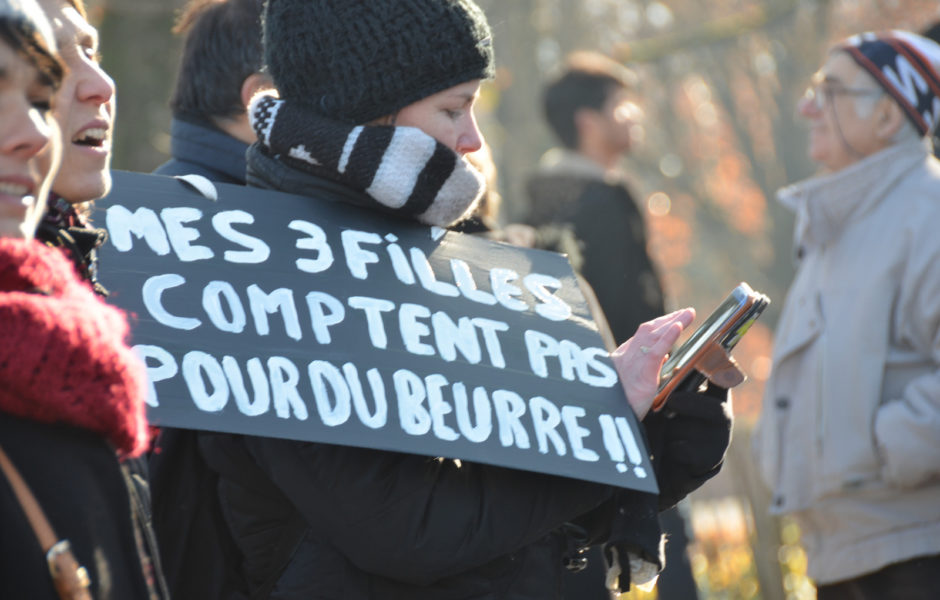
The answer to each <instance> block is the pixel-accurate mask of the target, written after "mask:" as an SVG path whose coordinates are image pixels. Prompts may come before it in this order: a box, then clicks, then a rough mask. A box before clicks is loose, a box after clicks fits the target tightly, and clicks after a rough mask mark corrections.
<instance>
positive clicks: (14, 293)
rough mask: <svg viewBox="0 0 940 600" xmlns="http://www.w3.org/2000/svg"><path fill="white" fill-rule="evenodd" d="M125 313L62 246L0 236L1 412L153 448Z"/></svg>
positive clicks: (132, 447) (130, 449) (136, 448)
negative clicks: (80, 273) (84, 276)
mask: <svg viewBox="0 0 940 600" xmlns="http://www.w3.org/2000/svg"><path fill="white" fill-rule="evenodd" d="M127 334H128V326H127V321H126V320H125V318H124V314H123V313H122V312H121V311H119V310H118V309H116V308H113V307H111V306H108V305H106V304H104V303H103V302H102V301H101V300H100V299H99V298H98V297H96V296H95V294H94V293H93V292H92V291H91V289H90V288H89V287H88V286H87V285H85V284H84V283H82V282H81V281H80V280H79V278H78V277H77V275H76V273H75V271H74V269H73V267H72V265H71V264H70V263H69V262H68V260H67V259H66V258H65V257H64V256H63V255H62V253H61V252H60V251H58V250H56V249H52V248H48V247H46V246H44V245H42V244H40V243H39V242H35V241H26V240H15V239H8V238H5V239H0V410H2V411H3V412H6V413H8V414H11V415H14V416H18V417H23V418H28V419H33V420H36V421H39V422H42V423H63V424H68V425H73V426H77V427H81V428H84V429H88V430H90V431H94V432H96V433H100V434H102V435H103V436H105V437H107V438H108V439H109V440H110V441H111V442H112V443H113V444H114V445H115V446H116V447H117V448H118V450H119V451H120V452H121V453H122V454H124V455H126V456H134V455H138V454H140V453H141V452H142V451H143V450H144V449H145V448H146V445H147V442H148V431H147V426H146V424H147V421H146V416H145V412H144V401H143V399H144V393H145V392H144V390H145V386H144V384H145V379H144V377H145V375H144V372H143V367H142V365H141V363H140V360H139V359H138V358H137V357H136V356H135V355H134V354H133V352H132V351H131V350H130V348H128V346H127V345H126V344H125V342H124V340H125V338H126V337H127Z"/></svg>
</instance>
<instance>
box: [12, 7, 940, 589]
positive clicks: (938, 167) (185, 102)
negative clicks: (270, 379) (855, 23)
mask: <svg viewBox="0 0 940 600" xmlns="http://www.w3.org/2000/svg"><path fill="white" fill-rule="evenodd" d="M178 32H179V33H181V34H183V35H184V36H185V42H184V51H183V57H182V63H181V67H180V70H179V75H178V79H177V83H176V87H175V89H174V91H173V95H172V100H171V107H172V110H173V123H172V129H171V133H172V158H171V160H170V161H169V162H167V163H166V164H164V165H162V166H160V167H159V168H158V169H157V171H156V173H157V174H158V175H164V176H174V175H187V174H198V175H201V176H203V177H206V178H208V179H209V180H211V181H216V182H223V183H234V184H238V185H247V186H253V187H256V188H262V189H268V190H278V191H285V192H290V193H292V194H295V195H299V196H303V197H305V198H308V199H309V209H310V211H311V215H312V214H314V213H315V211H316V210H317V205H318V204H319V203H323V202H331V203H340V204H348V205H353V206H357V207H360V208H365V209H367V210H370V211H374V212H376V213H377V214H379V215H382V217H383V218H386V219H388V220H389V221H390V222H418V223H422V224H425V225H433V226H438V227H445V228H452V229H455V230H460V229H461V228H463V230H464V231H473V230H477V229H482V230H486V231H487V233H488V234H489V235H497V232H495V231H493V229H494V226H493V224H492V220H491V219H489V218H487V216H486V215H488V214H489V213H487V212H486V210H490V211H491V210H493V209H494V207H495V206H496V204H497V197H495V196H493V195H492V194H493V193H494V192H495V190H493V189H489V190H487V179H488V178H487V177H484V175H483V174H482V173H481V172H480V169H479V168H478V167H479V166H480V165H482V166H484V167H487V166H491V165H488V164H487V161H486V160H481V157H485V156H486V154H484V153H483V152H484V151H485V141H484V139H483V135H482V134H481V132H480V130H479V128H478V126H477V122H476V115H475V112H474V109H475V104H476V102H477V100H478V98H479V95H480V87H481V84H483V82H485V81H486V80H488V79H491V78H492V77H493V76H494V74H495V64H494V54H493V43H494V40H493V36H492V32H491V30H490V27H489V24H488V23H487V20H486V17H485V15H484V13H483V12H482V10H481V9H480V8H479V7H478V6H477V5H476V4H475V3H474V2H473V0H368V1H361V2H360V1H350V0H266V1H265V2H262V1H261V0H219V1H215V2H194V3H192V4H191V5H190V6H189V7H188V8H187V9H186V10H185V11H184V13H183V14H182V16H181V18H180V21H179V27H178ZM0 38H2V39H0V466H2V467H3V469H2V471H0V595H2V597H4V598H13V599H19V598H29V599H33V598H35V599H46V598H49V599H51V598H98V599H114V600H117V599H121V600H123V599H136V598H147V599H166V598H171V597H172V598H184V599H188V598H199V599H202V598H242V599H248V598H252V599H254V598H272V599H278V600H288V599H295V598H296V599H300V598H322V599H330V600H333V599H363V600H365V599H376V600H378V599H382V600H391V599H394V598H408V599H421V598H427V599H435V600H441V599H444V600H446V599H448V598H452V599H470V598H474V599H481V600H483V599H492V600H496V599H507V600H508V599H520V600H521V599H523V598H532V599H535V598H539V599H545V598H602V597H607V596H608V595H609V594H611V593H614V594H615V593H618V592H621V591H627V590H629V589H630V587H631V586H632V585H638V586H647V585H652V584H653V583H654V582H655V581H656V578H657V576H658V574H659V573H660V572H663V569H664V567H665V566H666V560H665V550H664V548H665V547H664V544H665V542H666V540H665V536H664V533H663V530H664V529H666V530H667V531H670V528H669V527H664V524H663V520H662V516H663V515H668V514H669V512H667V511H669V510H670V509H673V508H674V507H675V506H676V505H677V503H679V502H680V501H681V500H682V499H683V498H685V497H686V496H687V495H688V494H690V493H691V492H692V491H694V490H695V489H697V488H698V487H699V486H701V485H702V484H704V483H705V482H706V481H707V480H709V479H710V478H711V477H713V476H714V475H715V474H717V472H718V471H719V469H720V468H721V465H722V463H723V460H724V456H725V452H726V450H727V448H728V445H729V443H730V438H731V428H732V410H731V406H730V393H729V391H728V390H726V389H723V388H721V387H718V386H716V385H715V384H713V383H710V382H707V383H706V384H705V385H703V386H702V387H700V388H699V389H698V390H696V391H682V392H675V393H674V394H673V395H672V397H671V398H670V399H669V403H668V405H667V408H666V409H665V410H662V411H658V412H657V411H651V410H650V407H651V405H652V402H653V397H654V395H655V392H656V390H657V387H658V382H659V376H660V368H661V366H662V364H663V362H664V360H665V358H666V356H667V354H668V352H669V351H670V350H671V349H672V348H673V346H674V344H675V343H676V341H677V340H678V339H679V337H680V335H681V334H682V331H683V329H685V328H686V327H688V326H689V325H690V324H691V323H692V322H693V319H694V316H695V314H694V311H693V310H692V309H682V310H677V311H674V312H671V313H667V314H664V313H666V309H665V303H664V300H663V297H664V294H663V291H662V287H661V284H660V281H659V279H658V276H657V273H656V269H655V267H654V266H653V265H654V264H655V260H654V258H655V257H650V256H649V255H648V254H647V249H646V241H645V231H644V228H643V218H642V215H641V214H640V212H639V211H638V210H637V207H636V205H635V203H634V201H633V199H632V198H631V196H630V193H629V190H628V188H627V186H626V185H625V183H624V180H623V177H622V175H621V174H620V173H619V172H618V170H617V165H618V162H619V159H620V158H621V157H622V156H623V155H624V154H625V153H626V152H627V151H628V149H629V147H630V142H631V135H630V129H631V118H632V113H631V105H630V93H631V92H630V88H629V85H628V84H627V82H626V80H625V79H624V77H623V76H622V73H621V72H620V70H619V67H618V66H617V65H616V64H614V63H612V62H611V61H609V60H608V59H604V58H603V57H600V56H595V55H586V54H583V55H578V56H575V57H572V60H571V61H570V62H569V64H568V65H567V66H566V70H565V72H564V73H563V74H562V75H561V76H560V77H559V78H558V79H556V80H555V81H554V82H552V84H550V85H549V86H548V87H547V88H546V92H545V112H546V118H547V120H548V122H549V123H550V125H551V127H552V128H553V130H554V131H555V133H556V134H557V136H558V138H559V142H560V144H561V146H562V148H561V149H558V150H557V151H555V152H554V153H553V155H552V156H551V157H548V158H547V159H546V161H545V164H544V165H543V167H542V168H541V169H540V170H539V172H538V173H537V174H536V175H534V176H533V179H532V182H531V184H530V186H529V188H530V192H531V194H532V199H531V200H532V204H533V206H534V207H535V210H534V211H533V214H532V216H531V218H530V220H529V223H528V224H527V225H528V226H529V227H530V229H529V230H528V231H529V233H528V234H525V235H519V234H518V232H517V234H516V235H508V234H502V235H503V237H502V239H511V240H513V241H520V242H521V243H522V242H524V243H527V244H531V245H536V246H541V247H544V248H550V249H555V250H561V251H564V252H567V253H568V254H569V255H570V256H571V257H572V262H573V264H574V266H575V267H576V268H577V269H578V271H579V274H580V276H581V281H582V282H583V283H584V285H585V291H586V292H587V293H588V295H590V296H593V297H594V298H596V309H597V311H598V313H597V314H598V321H599V322H600V323H601V324H602V327H605V328H607V333H608V339H609V340H610V341H611V344H610V345H611V347H610V350H611V352H610V357H611V361H612V364H613V366H614V367H615V369H616V372H617V375H618V376H619V382H620V387H621V388H622V392H623V402H624V406H625V407H629V409H630V410H632V411H633V412H634V413H635V415H636V417H637V419H638V420H639V421H640V422H641V423H642V427H643V429H644V433H645V436H646V443H647V447H648V450H649V452H650V458H651V461H652V465H653V467H654V470H655V475H656V480H657V483H658V488H659V493H658V494H649V493H644V492H639V491H636V490H630V489H622V488H618V487H613V486H609V485H603V484H599V483H592V482H588V481H582V480H576V479H570V478H565V477H560V476H552V475H547V474H543V473H536V472H529V471H521V470H513V469H508V468H505V467H498V466H493V465H487V464H477V463H474V462H470V461H459V460H451V459H443V458H434V459H433V460H432V459H431V457H427V456H418V455H412V454H404V453H399V452H391V451H382V450H374V449H365V448H361V447H354V446H351V445H350V446H346V445H339V444H326V443H314V442H308V441H295V440H288V439H280V438H271V437H261V436H250V435H238V434H232V433H219V432H210V431H200V430H195V429H192V430H188V429H171V428H163V429H161V430H160V431H159V433H156V432H155V430H154V429H152V428H150V427H148V423H147V418H146V414H145V400H144V399H145V395H146V380H145V377H146V376H145V371H144V368H143V365H142V364H141V363H140V361H139V359H138V358H136V357H135V356H134V354H133V352H132V351H131V349H130V348H129V347H128V345H127V340H128V335H129V326H128V321H127V318H126V315H124V314H123V313H122V312H121V311H120V310H118V309H116V308H114V307H113V306H110V305H109V304H108V303H107V295H108V292H107V286H108V265H107V264H106V263H105V264H101V265H99V264H98V258H97V253H96V250H97V249H98V248H99V247H100V246H101V245H102V244H103V243H104V242H105V240H106V232H105V231H104V230H101V229H97V228H95V226H94V225H93V224H91V223H90V222H89V219H88V214H89V205H90V203H92V202H93V201H94V200H95V199H98V198H101V197H103V196H104V195H105V194H107V192H108V190H109V188H110V185H111V176H110V159H111V136H112V132H113V127H114V101H115V86H114V82H113V80H112V79H111V78H110V77H109V76H108V75H107V73H105V72H104V71H103V70H102V68H101V65H100V63H99V62H98V47H97V32H96V31H95V29H94V27H92V26H91V25H90V24H89V23H88V20H87V16H86V14H85V9H84V5H83V3H82V0H0ZM800 112H801V114H802V115H803V116H804V117H806V118H807V120H808V121H809V122H810V124H811V129H810V141H809V155H810V158H812V159H813V160H814V161H815V162H817V163H818V164H819V165H820V167H821V169H822V173H821V174H820V175H818V176H816V177H813V178H811V179H809V180H807V181H804V182H801V183H797V184H795V185H793V186H791V187H788V188H786V189H784V190H781V192H780V200H781V201H782V202H784V203H785V204H787V205H788V206H791V207H792V208H793V209H794V211H795V212H796V214H797V227H796V233H795V238H794V241H795V250H796V260H797V264H798V265H799V267H798V272H797V277H796V280H795V281H794V283H793V287H792V289H791V291H790V293H789V295H788V298H787V300H786V303H785V307H784V311H783V315H782V317H781V320H780V323H779V326H778V332H777V337H776V345H775V351H774V362H775V365H774V371H773V375H772V377H771V379H770V381H769V383H768V386H767V396H766V401H765V406H764V408H763V417H762V421H761V427H760V430H759V434H760V435H759V436H758V437H757V444H756V447H755V450H756V452H757V456H758V461H759V464H760V465H761V468H762V473H763V474H764V476H765V479H766V481H767V484H768V486H770V487H771V489H772V490H773V492H774V500H773V506H772V507H771V510H772V511H774V512H777V513H781V514H783V513H787V514H793V515H794V516H795V517H796V518H797V519H798V520H799V522H800V525H801V528H802V531H803V533H804V544H805V547H806V549H807V553H808V557H809V572H810V575H811V576H812V577H813V579H814V580H815V581H816V583H817V584H818V589H819V597H820V598H821V599H823V600H825V599H827V598H828V599H842V598H846V599H849V598H865V599H868V598H871V599H874V598H879V599H880V598H905V599H907V598H912V599H917V598H928V597H930V596H931V594H933V593H935V592H934V590H935V589H937V587H938V586H937V584H938V583H940V581H938V578H940V568H938V567H940V514H938V511H937V506H940V425H938V423H940V303H938V302H937V301H936V300H935V298H936V297H937V294H935V292H936V291H938V289H940V271H938V269H937V267H936V264H937V260H936V259H937V258H940V245H938V244H940V242H938V238H937V237H936V236H934V235H932V231H931V229H932V227H931V225H932V221H931V218H935V217H937V216H940V215H938V214H937V213H938V211H940V205H938V204H937V203H936V201H935V199H936V198H937V197H938V194H937V192H938V191H940V164H938V163H937V159H935V158H934V157H933V156H932V155H931V154H930V145H929V143H925V140H928V139H929V138H930V137H931V136H932V134H933V133H934V132H935V130H936V125H937V121H938V120H940V46H938V45H937V44H935V43H934V42H931V41H930V40H928V39H927V38H925V37H921V36H918V35H915V34H911V33H908V32H896V31H889V32H882V33H878V34H873V33H869V34H862V35H859V36H854V37H852V38H849V39H847V40H845V41H844V42H842V43H840V44H839V45H837V46H835V47H833V49H832V50H831V51H830V53H829V54H828V55H827V57H825V62H824V63H823V65H822V67H821V69H820V70H819V72H818V73H817V75H816V76H814V78H813V80H812V82H811V85H810V87H809V90H808V92H807V94H806V96H805V97H804V98H803V100H802V101H801V103H800ZM298 148H304V149H307V150H308V151H309V150H311V149H313V151H314V152H315V153H316V160H311V159H310V155H309V153H306V154H305V153H302V152H298V151H297V149H298ZM419 159H420V160H419ZM474 165H477V166H474ZM380 168H381V171H382V173H383V177H377V176H376V174H377V172H378V171H379V170H380ZM389 173H393V174H394V175H395V177H389V176H388V174H389ZM490 174H491V175H492V172H490ZM403 181H404V182H411V183H410V184H409V185H402V184H401V182H403ZM383 182H384V183H383ZM490 185H492V178H490ZM488 194H489V195H488ZM484 197H486V198H487V199H488V201H487V202H486V204H487V205H488V208H487V209H486V210H484V209H483V208H481V198H484ZM931 215H934V217H931ZM472 218H475V219H476V220H477V221H478V222H479V223H480V224H482V225H483V226H482V227H474V228H467V226H466V223H467V222H468V221H467V220H468V219H472ZM600 240H605V243H598V242H599V241H600ZM613 242H616V243H617V244H619V245H618V246H616V249H611V247H610V246H609V245H607V243H613ZM559 244H561V245H559ZM935 286H936V287H935ZM592 292H593V293H592ZM311 353H312V354H313V353H319V354H318V355H317V357H320V355H323V356H328V355H329V350H328V348H326V349H324V348H321V349H318V350H311ZM311 358H314V356H311ZM151 499H152V502H151ZM681 526H682V523H681V519H680V520H678V525H676V524H675V523H673V525H672V527H678V528H679V530H681ZM671 537H672V538H673V539H676V538H679V537H680V535H679V533H678V530H677V533H674V534H672V535H671ZM680 547H681V546H680ZM591 549H593V551H592V550H591ZM585 557H588V560H587V561H585ZM585 562H587V563H588V564H590V565H593V566H594V567H601V568H600V570H599V571H595V573H596V574H595V575H594V576H592V577H590V578H589V577H588V576H587V573H590V572H591V569H590V568H589V569H586V570H584V569H583V567H584V564H585ZM581 570H584V573H578V572H577V571H581ZM665 572H666V573H669V571H668V570H667V571H665ZM597 573H599V574H597ZM579 578H580V579H579ZM686 597H688V596H686Z"/></svg>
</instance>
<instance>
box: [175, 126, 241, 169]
mask: <svg viewBox="0 0 940 600" xmlns="http://www.w3.org/2000/svg"><path fill="white" fill-rule="evenodd" d="M170 136H171V141H170V152H171V154H172V155H173V158H175V159H176V160H179V161H182V162H186V163H192V164H196V165H202V166H203V167H205V168H207V169H209V170H212V171H215V172H217V173H221V174H223V175H225V176H226V177H229V178H231V179H232V180H233V181H235V182H238V183H242V184H243V183H244V182H245V151H246V150H247V149H248V144H246V143H245V142H242V141H241V140H237V139H235V138H233V137H232V136H230V135H228V134H227V133H225V132H223V131H220V130H219V129H217V128H215V127H214V126H213V125H211V124H210V123H208V122H206V121H197V120H188V119H181V118H174V119H173V122H172V123H171V124H170Z"/></svg>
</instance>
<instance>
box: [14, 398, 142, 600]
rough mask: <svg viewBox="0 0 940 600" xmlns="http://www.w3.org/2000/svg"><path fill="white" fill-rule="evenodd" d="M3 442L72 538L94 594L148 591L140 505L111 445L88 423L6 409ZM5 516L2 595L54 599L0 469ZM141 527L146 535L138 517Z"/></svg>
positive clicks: (125, 597)
mask: <svg viewBox="0 0 940 600" xmlns="http://www.w3.org/2000/svg"><path fill="white" fill-rule="evenodd" d="M0 444H2V445H3V449H4V450H5V451H6V453H7V455H9V457H10V460H11V462H13V464H14V465H15V466H16V468H17V470H18V471H19V472H20V475H22V477H23V479H25V480H26V483H27V485H28V486H29V487H30V489H31V490H32V492H33V495H34V496H35V497H36V499H37V500H38V502H39V504H40V506H41V507H42V509H43V511H44V512H45V514H46V517H47V518H48V519H49V521H50V523H51V525H52V528H53V530H54V531H55V533H56V535H57V536H58V538H59V539H63V538H64V539H67V540H69V541H70V543H71V546H72V552H73V553H74V554H75V556H76V558H77V560H78V562H79V564H81V565H83V566H84V567H85V568H86V569H87V570H88V573H89V575H90V576H91V594H92V597H94V598H95V599H96V600H137V599H141V600H145V599H147V598H148V587H147V584H146V582H145V579H144V578H145V574H144V569H145V568H146V567H144V566H142V563H141V557H140V554H139V553H138V542H137V541H136V540H135V535H134V531H135V524H134V518H135V517H134V514H133V512H132V511H135V512H137V518H139V513H140V509H139V506H137V504H136V502H135V501H134V500H133V498H132V495H131V494H130V493H129V488H128V479H126V477H125V474H123V473H122V468H121V465H120V463H119V462H118V459H117V455H116V454H115V451H114V447H113V446H111V445H110V444H109V443H108V442H107V441H105V440H104V439H103V438H102V436H100V435H98V434H95V433H91V432H89V431H87V430H84V429H79V428H77V427H71V426H66V425H45V424H40V423H37V422H35V421H30V420H26V419H21V418H16V417H12V416H9V415H7V414H5V413H2V412H0ZM132 506H133V507H134V508H133V509H132ZM0 516H2V522H0V597H2V598H4V599H9V600H55V599H57V598H58V595H57V594H56V592H55V589H54V588H53V585H52V579H51V578H50V576H49V570H48V567H47V566H46V560H45V555H44V553H43V551H42V549H41V548H40V546H39V542H38V541H37V540H36V536H35V534H34V533H33V530H32V528H31V527H30V526H29V523H28V521H27V520H26V516H25V514H24V513H23V511H22V509H21V507H20V504H19V502H18V501H17V499H16V496H15V495H14V494H13V490H12V489H11V487H10V485H9V483H8V482H7V480H6V478H5V477H3V476H2V474H0ZM136 529H137V531H138V533H140V534H141V535H143V533H142V531H143V530H142V528H141V527H140V526H139V523H138V524H137V526H136ZM141 543H142V544H145V543H146V541H144V540H143V539H141ZM152 576H153V575H152V574H151V577H152Z"/></svg>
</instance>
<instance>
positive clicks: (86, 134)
mask: <svg viewBox="0 0 940 600" xmlns="http://www.w3.org/2000/svg"><path fill="white" fill-rule="evenodd" d="M107 137H108V130H107V129H105V128H104V127H90V128H88V129H85V130H84V131H82V132H81V133H79V134H78V135H76V136H75V137H74V138H72V143H73V144H78V145H79V146H89V147H91V148H100V147H101V146H103V145H104V142H105V140H106V139H107Z"/></svg>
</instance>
